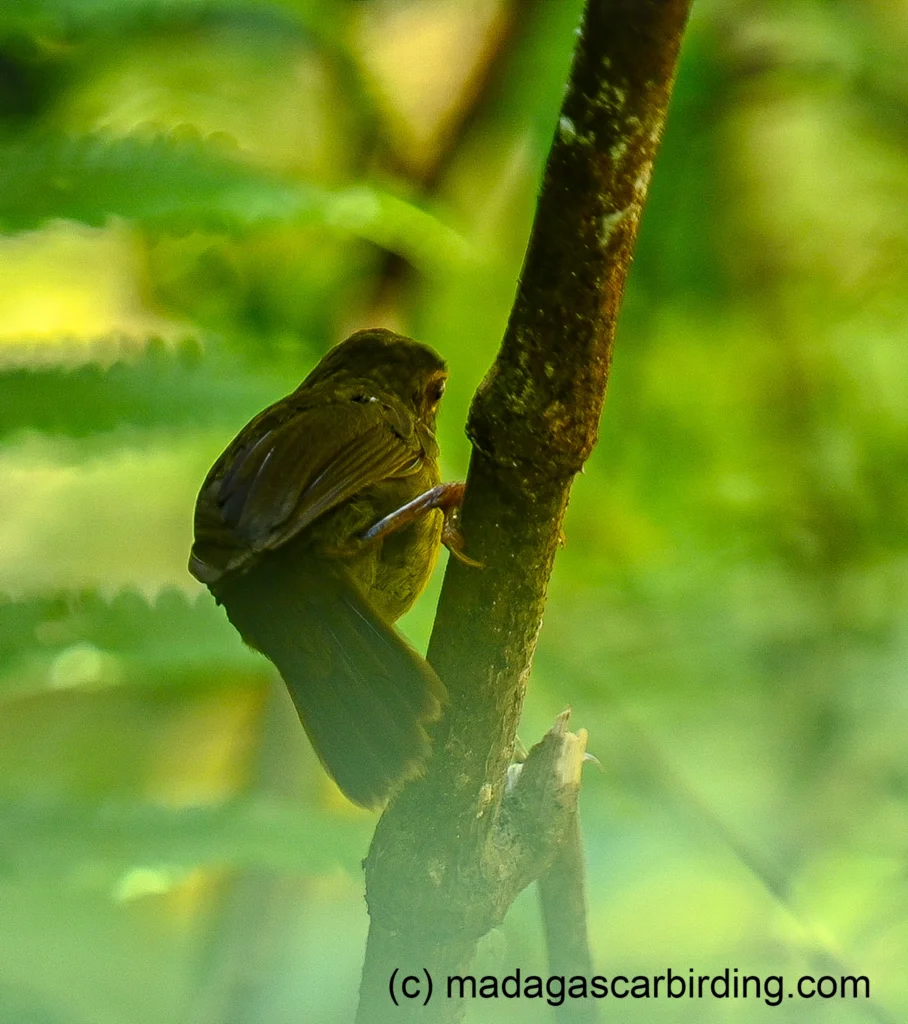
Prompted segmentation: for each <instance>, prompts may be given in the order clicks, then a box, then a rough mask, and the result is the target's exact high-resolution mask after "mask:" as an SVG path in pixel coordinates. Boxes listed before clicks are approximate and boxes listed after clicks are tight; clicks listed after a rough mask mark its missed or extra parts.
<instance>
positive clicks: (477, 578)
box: [357, 0, 690, 1024]
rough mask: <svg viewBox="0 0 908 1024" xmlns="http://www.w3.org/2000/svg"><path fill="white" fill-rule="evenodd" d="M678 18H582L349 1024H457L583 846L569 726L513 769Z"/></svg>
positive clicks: (379, 849)
mask: <svg viewBox="0 0 908 1024" xmlns="http://www.w3.org/2000/svg"><path fill="white" fill-rule="evenodd" d="M689 7H690V0H589V2H588V5H587V9H586V12H585V15H584V21H583V26H582V29H581V32H580V35H579V37H578V43H577V49H576V53H575V56H574V63H573V66H572V69H571V76H570V81H569V85H568V90H567V93H566V96H565V100H564V103H563V106H562V109H561V114H560V118H559V122H558V126H557V131H556V134H555V139H554V142H553V144H552V149H551V152H550V154H549V158H548V162H547V165H546V171H545V179H544V182H543V186H542V191H541V193H540V197H539V203H538V206H537V211H536V217H535V221H534V224H533V230H532V235H531V238H530V243H529V247H528V250H527V255H526V260H525V262H524V267H523V271H522V274H521V279H520V285H519V289H518V293H517V298H516V301H515V304H514V308H513V310H512V313H511V318H510V322H509V324H508V329H507V332H506V335H505V338H504V341H503V344H502V347H501V351H500V352H499V353H498V357H497V359H496V360H495V363H494V364H493V366H492V368H491V370H490V371H489V373H488V375H487V376H486V378H485V380H484V381H483V383H482V384H481V385H480V387H479V390H478V391H477V393H476V396H475V398H474V400H473V405H472V408H471V410H470V417H469V422H468V426H467V431H468V434H469V436H470V438H471V440H472V442H473V455H472V459H471V462H470V469H469V473H468V477H467V493H466V503H465V505H464V509H463V529H464V533H465V535H466V536H467V537H468V538H469V548H470V553H471V554H472V555H473V556H474V557H476V558H478V559H480V560H481V561H482V562H483V563H484V566H485V568H484V569H482V570H477V569H472V568H470V567H467V566H463V565H461V564H459V563H457V562H455V561H452V562H451V563H450V564H449V567H448V571H447V574H446V576H445V581H444V586H443V589H442V594H441V599H440V602H439V608H438V615H437V618H436V622H435V629H434V632H433V634H432V639H431V642H430V645H429V655H428V656H429V660H430V661H431V663H432V664H433V666H434V667H435V669H436V670H437V671H438V673H439V675H440V676H441V678H442V679H443V680H444V681H445V683H446V684H447V687H448V691H449V693H450V698H451V700H450V707H449V710H448V714H447V715H446V717H445V719H444V720H443V722H442V723H441V725H440V727H439V729H438V734H437V736H436V740H435V747H436V750H435V756H434V757H433V759H432V761H431V762H430V765H429V768H428V771H427V773H426V775H425V777H424V778H422V779H420V780H418V781H417V782H415V783H413V784H411V785H410V786H408V787H407V788H406V789H405V790H404V791H403V792H402V793H401V794H400V796H399V797H398V799H397V800H396V801H395V802H394V803H392V805H391V806H390V807H389V808H388V810H387V811H386V812H385V814H384V816H383V817H382V819H381V820H380V822H379V824H378V827H377V829H376V832H375V836H374V839H373V842H372V847H371V850H370V853H369V856H368V859H367V861H366V865H365V866H366V893H367V901H368V905H369V912H370V916H371V924H370V932H369V940H368V946H367V950H366V961H365V965H364V969H363V981H362V987H361V992H360V1005H359V1012H358V1017H357V1020H358V1021H359V1024H378V1022H384V1021H385V1020H394V1021H397V1022H401V1021H407V1020H411V1019H415V1018H416V1017H417V1016H418V1017H419V1019H420V1020H421V1021H426V1022H428V1021H445V1022H447V1021H454V1020H459V1019H460V1018H461V1017H462V1015H463V1011H464V1003H463V1000H462V999H459V998H448V997H447V991H446V978H447V976H448V975H452V974H463V973H465V972H466V971H467V970H468V968H469V965H470V962H471V960H472V958H473V954H474V952H475V948H476V943H477V941H478V940H479V938H480V937H481V936H482V935H484V934H485V933H486V932H487V931H488V930H489V929H490V928H492V927H494V926H495V925H497V924H498V923H499V922H500V921H501V919H502V918H503V916H504V914H505V913H506V911H507V909H508V908H509V907H510V905H511V903H512V902H513V900H514V899H515V898H516V896H517V894H518V893H519V892H520V891H521V889H523V888H524V887H525V886H527V885H529V884H530V883H532V882H533V881H535V880H536V879H538V878H539V877H540V876H541V875H543V873H545V872H546V871H547V870H548V869H549V868H550V867H551V866H552V865H553V863H554V862H555V860H556V858H557V857H558V856H559V855H561V854H563V851H564V850H565V848H566V847H565V842H567V841H568V840H570V836H571V833H572V830H575V829H576V827H577V825H576V822H577V819H576V805H577V794H578V791H579V771H580V764H581V763H582V754H583V749H584V740H585V737H583V736H574V735H573V734H571V733H568V732H567V730H566V719H559V722H558V723H556V725H555V727H553V729H552V730H551V731H550V732H549V734H548V735H547V736H546V738H545V739H544V740H543V742H542V743H541V744H539V745H537V747H536V748H534V750H533V751H531V755H530V758H529V760H528V761H527V763H526V765H524V767H523V769H522V770H521V771H520V773H519V775H518V776H517V778H516V781H515V779H514V775H515V773H513V772H512V773H511V779H512V784H511V785H508V784H507V780H508V767H509V765H510V763H511V761H512V755H513V750H514V741H515V736H516V729H517V723H518V720H519V718H520V712H521V708H522V705H523V698H524V693H525V690H526V682H527V678H528V676H529V672H530V668H531V665H532V661H533V655H534V652H535V647H536V639H537V636H538V633H539V629H540V625H541V622H542V613H543V608H544V604H545V595H546V587H547V584H548V579H549V575H550V573H551V569H552V563H553V561H554V557H555V552H556V550H557V548H558V544H559V539H560V536H561V522H562V518H563V516H564V511H565V508H566V506H567V501H568V495H569V492H570V486H571V482H572V480H573V477H574V475H575V474H576V473H577V472H578V471H579V470H580V468H581V467H582V465H583V463H584V461H585V460H586V458H587V457H588V456H589V454H590V452H591V450H592V448H593V445H594V444H595V441H596V436H597V431H598V423H599V416H600V412H601V409H602V403H603V399H604V396H605V389H606V385H607V382H608V375H609V366H610V362H611V352H612V344H613V340H614V335H615V325H616V320H617V315H618V308H619V305H620V302H621V297H622V294H623V291H624V282H625V279H626V276H627V271H628V266H629V264H630V258H631V251H632V247H633V244H634V241H635V238H636V234H637V227H638V223H639V220H640V214H641V211H642V208H643V203H644V200H645V198H646V194H647V189H648V185H649V179H650V172H651V168H652V164H653V159H654V157H655V154H656V149H657V146H658V142H659V139H660V137H661V134H662V128H663V125H664V122H665V115H666V111H667V108H668V101H669V96H670V93H671V87H672V82H673V79H674V74H675V68H676V64H677V57H678V50H679V46H680V41H681V36H682V34H683V31H684V26H685V23H686V20H687V15H688V11H689ZM575 838H576V837H575ZM575 876H576V873H575ZM580 945H581V946H582V943H581V944H580ZM550 954H551V951H550ZM395 969H398V970H399V971H400V972H401V975H406V974H411V975H414V976H418V977H421V978H423V982H422V984H423V986H425V984H426V982H425V978H424V976H423V971H424V970H426V969H427V970H428V972H429V974H430V975H431V977H432V978H433V981H434V985H435V990H434V994H433V996H432V998H431V999H430V1000H429V1002H428V1004H427V1005H425V1006H424V1005H423V998H424V997H425V995H426V991H425V988H423V989H422V995H421V997H420V998H414V999H411V1000H408V999H406V998H405V997H404V998H401V999H400V1000H399V1002H400V1005H399V1006H395V1005H394V1004H393V1002H392V1001H391V998H390V990H389V981H390V978H391V974H392V972H393V971H394V970H395ZM412 989H413V986H411V991H412Z"/></svg>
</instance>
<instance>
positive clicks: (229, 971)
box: [0, 0, 908, 1024]
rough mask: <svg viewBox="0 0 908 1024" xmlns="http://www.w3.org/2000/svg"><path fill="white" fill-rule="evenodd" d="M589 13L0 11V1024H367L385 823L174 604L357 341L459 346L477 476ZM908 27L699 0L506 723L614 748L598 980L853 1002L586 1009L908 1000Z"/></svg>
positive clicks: (273, 5)
mask: <svg viewBox="0 0 908 1024" xmlns="http://www.w3.org/2000/svg"><path fill="white" fill-rule="evenodd" d="M579 11H580V3H579V2H578V0H532V2H518V0H510V2H509V0H405V2H391V0H359V2H356V0H310V2H306V0H273V2H266V0H258V2H256V0H8V2H6V3H4V4H3V5H2V7H0V230H2V232H3V234H2V236H0V1024H165V1022H166V1024H172V1022H180V1024H245V1022H250V1024H251V1022H256V1024H259V1022H269V1024H271V1022H275V1024H284V1022H287V1024H290V1022H297V1021H307V1022H312V1024H334V1022H342V1021H347V1020H349V1019H350V1018H351V1014H352V1011H353V1007H354V1005H355V998H356V990H357V985H358V969H359V965H360V963H361V958H362V950H363V943H364V939H365V932H366V924H367V921H366V914H365V907H364V904H363V901H362V879H361V873H360V867H359V862H360V859H361V858H362V856H363V855H364V853H365V851H366V849H367V844H368V840H369V836H370V833H371V829H372V825H373V818H372V816H370V815H368V814H365V813H364V812H360V811H358V810H356V809H355V808H352V807H351V806H350V805H349V804H347V803H346V801H345V800H344V799H343V798H342V797H341V796H340V795H339V794H338V793H337V791H336V790H335V789H334V787H333V785H332V784H331V783H330V782H329V781H328V780H327V779H326V778H325V776H324V775H323V773H322V772H321V770H320V769H319V767H318V764H317V762H316V760H315V758H314V756H313V755H312V753H311V751H310V750H309V748H308V746H307V745H306V743H305V741H304V738H303V736H302V731H301V729H300V728H299V724H298V722H297V721H296V718H295V716H294V713H293V710H292V707H291V705H290V702H289V699H288V698H287V696H286V694H285V693H284V692H283V689H282V687H281V686H280V685H279V683H278V682H277V681H276V678H275V674H274V672H273V670H272V669H271V667H270V666H269V664H268V663H267V662H265V661H264V660H263V659H261V658H260V657H258V656H257V655H254V654H253V653H252V652H250V651H248V650H246V649H244V648H243V646H242V644H241V643H240V641H239V639H238V638H237V636H236V635H235V634H234V632H233V631H232V629H231V628H230V627H229V625H228V624H227V622H226V620H225V619H224V617H223V615H222V613H221V612H220V610H219V609H217V608H216V607H215V606H214V603H213V601H212V600H211V599H210V597H209V596H208V595H207V593H204V592H203V591H202V590H201V588H199V587H198V586H197V585H196V584H195V582H194V581H193V580H192V579H191V578H190V577H189V576H188V574H187V572H186V570H185V564H186V556H187V551H188V547H189V543H190V527H191V511H192V505H193V501H194V497H195V493H196V491H197V488H198V485H199V483H200V482H201V480H202V478H203V476H204V473H205V471H206V469H207V467H208V466H209V464H210V463H211V461H212V460H213V458H214V457H215V456H216V455H217V454H218V452H219V451H220V450H221V449H222V448H223V446H224V445H225V443H226V442H227V441H228V440H229V439H230V438H231V437H232V436H233V434H234V433H235V432H236V431H237V430H238V429H239V427H241V426H242V425H243V424H244V423H245V422H246V420H247V419H248V418H249V417H250V416H251V415H252V414H253V413H255V412H256V411H258V409H260V408H261V407H262V406H264V405H265V404H266V403H268V402H270V401H273V400H274V399H276V398H277V397H279V396H280V395H282V394H284V393H285V392H286V391H288V390H290V389H291V388H292V387H293V386H295V384H296V383H297V382H298V380H299V379H301V378H302V376H304V374H305V373H306V372H308V370H309V368H310V367H311V366H312V365H313V363H314V362H315V360H316V359H317V358H318V357H319V356H320V355H321V354H322V353H323V352H324V351H326V350H327V348H328V347H329V346H330V345H331V344H333V343H334V342H335V341H337V340H339V339H340V338H341V337H343V336H344V335H345V334H346V333H348V332H349V331H350V330H353V329H355V328H358V327H362V326H367V325H373V324H383V325H386V326H390V327H393V328H397V329H400V330H403V331H405V332H407V333H410V334H412V335H414V336H416V337H418V338H420V339H422V340H424V341H426V342H428V343H430V344H432V345H433V346H435V347H436V348H437V349H438V350H439V351H441V352H442V353H443V354H444V355H445V357H446V358H447V359H448V360H449V363H450V366H451V371H452V376H451V382H450V387H449V390H448V394H447V396H446V398H445V403H444V409H443V414H442V419H441V425H440V440H441V445H442V451H443V456H444V462H445V467H444V468H445V475H446V476H447V477H450V478H456V477H462V476H463V474H464V472H465V469H466V465H467V460H468V457H469V449H468V444H467V441H466V438H465V437H464V434H463V423H464V420H465V416H466V411H467V406H468V403H469V400H470V396H471V394H472V392H473V390H474V389H475V387H476V385H477V384H478V382H479V381H480V379H481V377H482V375H483V373H484V372H485V370H486V368H487V367H488V365H489V363H490V362H491V360H492V358H493V356H494V353H495V351H496V348H497V345H498V342H499V340H500V338H501V335H502V332H503V329H504V325H505V323H506V319H507V314H508V310H509V306H510V302H511V299H512V296H513V294H514V289H515V284H516V279H517V275H518V273H519V269H520V263H521V260H522V257H523V251H524V247H525V244H526V239H527V235H528V231H529V226H530V222H531V218H532V213H533V205H534V198H535V194H536V190H537V188H538V183H539V178H540V174H541V170H542V166H543V163H544V159H545V155H546V150H547V146H548V142H549V140H550V138H551V133H552V129H553V125H554V123H555V120H556V118H557V111H558V105H559V102H560V97H561V95H562V90H563V83H564V80H565V76H566V72H567V67H568V63H569V59H570V50H571V46H572V44H573V40H574V34H573V30H574V28H575V26H576V25H577V24H578V21H579ZM906 46H908V4H906V2H905V0H850V2H849V0H788V2H786V3H774V2H771V0H698V2H697V3H696V4H695V11H694V16H693V20H692V24H691V26H690V30H689V33H688V36H687V38H686V41H685V46H684V52H683V59H682V63H681V70H680V73H679V78H678V82H677V86H676V90H675V96H674V100H673V105H672V110H671V114H670V120H669V126H668V130H667V134H666V138H665V141H664V145H663V147H662V151H661V154H660V157H659V161H658V164H657V167H656V170H655V174H654V179H653V186H652V194H651V198H650V201H649V204H648V206H647V209H646V212H645V216H644V220H643V224H642V230H641V236H640V240H639V245H638V248H637V253H636V258H635V261H634V263H633V266H632V272H631V279H630V282H629V286H628V293H627V297H626V301H625V304H624V309H623V312H622V316H621V322H620V325H619V333H618V342H617V347H616V353H615V360H614V367H613V375H612V381H611V385H610V389H609V394H608V399H607V402H606V408H605V413H604V418H603V422H602V432H601V439H600V443H599V446H598V447H597V449H596V451H595V453H594V455H593V457H592V458H591V460H590V462H589V464H588V466H587V468H586V473H585V474H584V475H583V476H582V477H580V478H579V479H578V480H577V483H576V485H575V488H574V492H573V497H572V502H571V506H570V510H569V514H568V521H567V524H566V529H565V533H566V546H565V548H564V550H563V551H562V552H561V553H560V555H559V558H558V562H557V566H556V571H555V575H554V578H553V580H552V584H551V587H550V595H549V603H548V609H547V614H546V621H545V625H544V628H543V632H542V637H541V641H540V646H539V651H538V656H537V661H536V667H535V670H534V673H533V677H532V680H531V685H530V691H529V696H528V702H527V707H526V712H525V716H524V722H523V725H522V729H521V732H522V736H523V738H524V740H525V741H527V742H533V741H535V740H536V739H537V738H538V737H539V736H540V735H541V733H542V732H544V730H545V729H546V728H548V726H549V724H550V723H551V721H552V718H553V716H554V715H556V714H557V713H558V712H559V711H561V710H562V709H563V708H564V707H565V706H566V705H568V704H570V705H572V706H573V709H574V718H573V721H574V723H575V725H576V726H578V727H580V726H582V727H585V728H587V729H588V730H589V732H590V748H591V750H592V751H593V752H594V753H595V754H596V755H597V756H598V758H599V759H600V761H601V762H602V771H601V772H598V771H596V770H595V769H590V770H589V771H588V773H587V776H586V780H585V786H584V792H583V795H582V813H583V821H584V830H585V843H586V849H587V855H588V864H589V882H590V910H591V932H592V941H593V946H594V954H595V959H596V964H597V968H598V969H599V970H600V971H601V972H602V973H603V974H606V975H613V974H616V973H627V974H638V973H639V974H660V973H664V972H665V970H666V968H667V967H671V968H672V969H673V970H674V971H675V972H676V973H684V974H687V973H688V971H689V969H690V968H691V967H693V968H694V969H695V971H696V972H697V973H716V972H720V971H722V970H724V969H725V968H726V967H728V968H730V969H732V970H733V969H734V968H738V970H739V972H740V973H741V974H744V973H754V974H760V975H768V974H784V975H785V976H786V979H787V980H788V982H789V984H790V983H792V982H793V981H794V980H796V978H797V977H798V976H799V975H801V974H803V973H811V974H814V975H817V976H819V975H820V974H829V975H832V976H834V977H838V976H839V975H841V974H843V973H844V974H864V975H867V976H868V977H869V978H870V982H871V991H872V999H871V1000H870V1002H867V1001H864V1000H858V1001H849V1000H841V999H830V1000H821V999H818V998H815V999H813V1000H810V1001H798V1000H788V999H786V1000H784V1001H783V1004H782V1005H781V1006H779V1007H777V1008H770V1007H768V1006H766V1005H764V1004H763V1002H762V1001H760V1000H748V1001H744V1000H737V1001H735V1000H725V1001H721V1000H704V1001H702V1002H701V1001H697V1000H694V1001H690V1000H685V1001H677V1002H668V1001H665V1000H659V1001H635V1000H630V999H628V1000H626V1001H624V1003H622V1004H619V1005H615V1004H612V1005H609V1002H610V1001H609V1000H607V1001H606V1003H605V1006H604V1009H605V1011H606V1019H608V1020H621V1021H626V1022H638V1021H639V1022H648V1021H671V1022H695V1021H696V1022H707V1024H711V1022H725V1021H741V1022H759V1021H763V1020H769V1019H772V1020H776V1021H788V1022H797V1024H801V1022H807V1024H810V1022H813V1021H816V1022H817V1024H819V1022H823V1024H833V1022H834V1024H861V1022H865V1021H866V1022H872V1021H883V1022H897V1021H902V1020H905V1019H908V970H906V963H908V873H906V869H908V863H906V854H908V815H906V811H908V689H906V685H905V675H906V656H908V532H906V521H908V348H906V344H905V333H906V332H905V325H906V320H908V130H906V129H908V65H906V62H905V60H904V53H905V51H906ZM440 571H441V570H440ZM439 583H440V574H437V576H436V579H435V581H434V583H433V586H432V587H431V588H430V591H429V592H428V593H427V594H426V595H425V596H424V598H423V599H422V601H421V602H420V604H419V606H418V607H417V608H416V609H415V610H414V611H413V612H412V613H411V614H410V615H409V616H408V617H407V619H406V620H405V621H404V622H403V623H402V625H403V628H404V629H405V631H406V632H407V633H408V635H409V636H410V637H411V638H412V639H413V640H414V642H416V643H417V644H418V645H424V644H425V642H426V639H427V637H428V634H429V631H430V629H431V621H432V614H433V607H434V602H435V599H436V597H437V592H438V585H439ZM516 965H519V966H520V967H521V969H522V970H523V971H524V972H525V973H526V972H527V971H533V970H536V971H544V970H545V959H544V950H543V947H542V941H541V934H540V928H539V923H538V914H537V909H536V905H535V901H534V897H533V894H532V893H527V894H524V896H523V897H521V899H520V901H519V902H518V904H517V905H516V906H515V907H514V908H513V910H512V912H511V914H510V915H509V917H508V919H507V921H506V922H505V924H504V925H503V927H502V928H501V929H500V930H499V931H497V932H496V933H494V934H493V935H491V936H489V937H488V938H487V939H486V940H484V942H483V945H482V949H481V954H480V963H479V964H478V969H479V970H480V971H491V972H496V973H499V974H503V973H506V972H507V971H508V970H511V969H513V967H514V966H516ZM468 1019H470V1020H473V1021H482V1022H494V1021H505V1022H509V1021H515V1022H516V1021H518V1020H519V1021H528V1022H535V1021H546V1020H550V1019H551V1011H550V1010H548V1009H547V1008H545V1007H544V1006H540V1005H535V1004H527V1003H520V1004H517V1003H514V1002H510V1003H502V1004H501V1005H497V1004H487V1005H484V1006H476V1007H473V1008H472V1009H471V1010H470V1017H469V1018H468Z"/></svg>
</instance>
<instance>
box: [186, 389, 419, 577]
mask: <svg viewBox="0 0 908 1024" xmlns="http://www.w3.org/2000/svg"><path fill="white" fill-rule="evenodd" d="M424 454H425V453H424V452H423V448H422V443H421V441H420V439H419V436H418V434H417V432H416V431H414V430H413V429H412V426H409V425H408V424H407V421H406V419H405V418H404V417H401V416H400V415H398V414H396V411H395V410H394V409H391V408H390V407H388V406H387V405H385V404H383V403H381V402H378V401H370V402H344V403H343V407H342V409H341V408H339V403H329V404H318V405H312V406H309V407H308V408H305V407H304V408H300V409H297V410H295V411H293V412H292V413H291V414H290V415H289V416H288V415H287V414H286V412H284V411H283V410H279V409H278V408H276V407H272V408H271V409H268V410H265V412H264V413H262V414H261V415H260V416H258V417H257V418H256V419H255V420H253V421H252V423H250V424H249V426H248V427H247V428H245V429H244V430H243V431H242V432H241V433H240V435H239V436H238V437H237V439H236V440H235V441H234V442H233V444H232V445H230V447H229V448H228V449H227V451H226V452H225V453H224V454H223V455H222V456H221V458H220V459H219V460H218V461H217V463H216V464H215V466H214V467H213V468H212V471H211V473H210V474H209V476H208V479H207V480H206V481H205V484H204V485H203V487H202V492H201V494H200V495H199V501H198V505H197V507H196V544H195V546H194V548H193V558H192V560H191V561H190V569H191V571H192V572H193V574H194V575H195V576H196V577H198V578H199V579H201V580H202V581H203V582H205V583H210V582H214V581H215V580H217V579H218V578H220V576H222V575H223V573H224V572H226V571H228V570H229V569H232V568H236V567H237V566H238V565H241V564H243V563H244V562H245V561H247V560H248V558H249V556H250V555H251V554H252V553H254V552H259V551H265V550H268V549H273V548H277V547H280V546H281V545H282V544H285V543H286V542H287V541H288V540H290V539H291V538H292V537H294V536H295V535H296V534H297V533H299V531H300V530H303V529H305V528H306V527H307V526H309V525H310V524H311V523H313V522H314V521H315V520H316V519H318V518H319V516H321V515H324V513H326V512H328V511H330V510H331V509H333V508H336V507H337V506H338V505H340V504H341V503H342V502H344V501H346V500H347V499H349V498H351V497H353V495H355V494H356V493H357V492H359V491H361V490H363V489H364V488H366V487H370V486H372V485H373V484H376V483H379V482H380V481H382V480H386V479H388V478H389V477H399V476H406V475H408V474H409V473H414V472H416V471H417V470H418V469H419V467H420V465H421V463H422V459H423V457H424Z"/></svg>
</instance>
